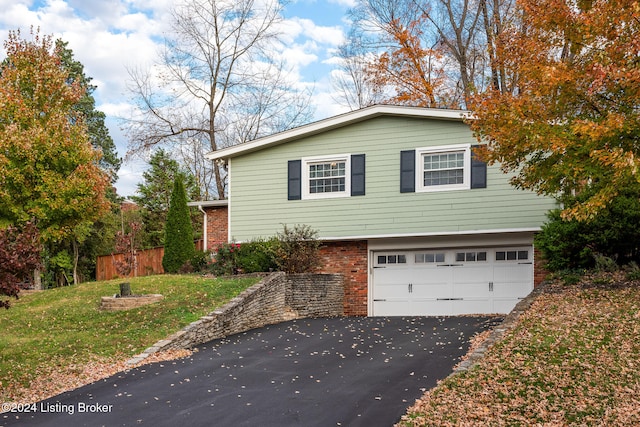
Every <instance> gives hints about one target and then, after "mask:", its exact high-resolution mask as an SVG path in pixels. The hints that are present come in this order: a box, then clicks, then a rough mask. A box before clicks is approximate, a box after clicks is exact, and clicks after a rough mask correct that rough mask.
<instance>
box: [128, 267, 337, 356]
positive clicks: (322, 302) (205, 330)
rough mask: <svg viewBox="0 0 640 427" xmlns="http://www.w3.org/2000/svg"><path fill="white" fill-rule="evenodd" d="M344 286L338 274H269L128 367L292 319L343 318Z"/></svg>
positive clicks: (150, 348) (158, 344)
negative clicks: (164, 353) (155, 355)
mask: <svg viewBox="0 0 640 427" xmlns="http://www.w3.org/2000/svg"><path fill="white" fill-rule="evenodd" d="M343 284H344V278H343V276H342V275H338V274H300V275H290V276H287V275H286V274H284V273H281V272H278V273H273V274H270V275H269V276H267V277H266V278H265V279H263V280H262V281H260V282H259V283H257V284H255V285H253V286H251V287H250V288H248V289H246V290H245V291H244V292H242V293H241V294H240V295H238V296H237V297H235V298H234V299H232V300H231V301H229V302H228V303H227V304H225V305H224V306H222V307H220V308H219V309H217V310H215V311H213V312H211V313H209V314H208V315H206V316H204V317H202V318H200V319H199V320H197V321H195V322H193V323H191V324H190V325H188V326H187V327H185V328H184V329H182V330H181V331H179V332H177V333H175V334H173V335H171V336H170V337H168V338H167V339H164V340H162V341H158V342H157V343H155V344H154V345H153V346H152V347H149V348H148V349H146V350H145V351H144V352H143V353H141V354H139V355H137V356H135V357H134V358H132V359H131V360H129V362H128V363H129V364H130V365H135V364H138V363H140V362H141V361H143V360H144V359H145V358H147V357H148V356H149V355H151V354H153V353H155V352H157V351H162V350H169V349H181V348H191V347H194V346H196V345H198V344H202V343H205V342H207V341H211V340H214V339H218V338H223V337H226V336H229V335H234V334H238V333H241V332H244V331H248V330H250V329H255V328H259V327H262V326H265V325H269V324H274V323H279V322H282V321H284V320H290V319H292V318H305V317H330V316H341V315H343V314H344V312H343V301H342V300H343V297H344V292H343Z"/></svg>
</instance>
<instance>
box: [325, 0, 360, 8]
mask: <svg viewBox="0 0 640 427" xmlns="http://www.w3.org/2000/svg"><path fill="white" fill-rule="evenodd" d="M328 1H329V3H332V4H337V5H338V6H342V7H346V8H353V7H356V5H357V4H358V2H357V1H356V0H328Z"/></svg>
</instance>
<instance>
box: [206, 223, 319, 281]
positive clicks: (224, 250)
mask: <svg viewBox="0 0 640 427" xmlns="http://www.w3.org/2000/svg"><path fill="white" fill-rule="evenodd" d="M317 235H318V232H317V231H315V230H313V229H311V227H309V226H308V225H294V226H293V227H288V226H287V225H284V226H283V230H282V231H281V232H279V233H277V235H276V236H274V237H271V238H269V239H266V240H265V239H257V240H252V241H250V242H246V243H242V244H240V243H235V242H232V243H224V244H222V245H220V246H218V248H217V249H216V256H215V263H214V264H213V266H212V269H213V271H214V273H216V274H236V273H256V272H267V271H273V270H280V271H284V272H285V273H305V272H309V271H312V270H313V269H314V268H315V267H316V266H317V265H318V251H319V249H320V242H319V241H318V239H317Z"/></svg>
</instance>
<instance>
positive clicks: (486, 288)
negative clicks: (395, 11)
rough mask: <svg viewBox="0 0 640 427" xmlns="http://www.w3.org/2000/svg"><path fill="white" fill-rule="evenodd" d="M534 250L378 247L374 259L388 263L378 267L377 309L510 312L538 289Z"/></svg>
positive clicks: (381, 311)
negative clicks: (534, 288) (535, 284)
mask: <svg viewBox="0 0 640 427" xmlns="http://www.w3.org/2000/svg"><path fill="white" fill-rule="evenodd" d="M532 253H533V251H532V248H531V247H504V248H502V247H501V248H469V249H467V248H460V249H448V250H447V249H437V250H432V249H430V250H416V251H408V250H402V251H395V252H394V251H386V252H376V253H374V257H373V259H374V265H375V266H382V264H383V263H385V265H384V267H385V268H374V269H373V270H372V271H373V286H372V288H373V289H372V295H371V297H372V298H373V300H374V301H373V303H372V310H373V314H374V315H382V316H385V315H386V316H393V315H398V316H402V315H427V316H441V315H459V314H490V313H508V312H509V311H511V310H512V309H513V307H514V306H515V305H516V304H517V303H518V301H519V300H520V299H521V298H523V297H525V296H526V295H528V294H529V293H530V292H531V290H532V289H533V264H532V263H531V262H530V260H531V256H532ZM400 259H402V262H400ZM380 260H382V261H380ZM395 262H397V263H395ZM379 300H386V301H379Z"/></svg>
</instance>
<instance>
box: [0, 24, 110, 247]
mask: <svg viewBox="0 0 640 427" xmlns="http://www.w3.org/2000/svg"><path fill="white" fill-rule="evenodd" d="M4 46H5V49H6V53H7V57H6V59H5V61H4V62H3V64H2V68H1V70H0V72H1V74H0V223H4V224H23V223H25V222H26V221H28V220H30V219H31V218H34V219H35V222H36V225H37V227H38V229H39V230H40V232H41V236H42V239H43V241H44V242H45V243H50V242H61V241H64V240H65V239H75V240H74V241H77V239H78V238H81V237H82V236H84V235H86V233H87V228H88V226H89V225H90V224H91V223H92V222H93V221H95V220H96V219H97V218H99V217H100V216H101V215H102V214H103V213H104V212H105V211H107V210H108V208H109V203H108V201H107V199H106V198H105V193H106V189H107V187H108V185H109V177H108V175H107V174H106V173H105V172H103V171H102V170H101V169H100V167H99V165H98V163H99V161H100V152H99V151H97V150H95V149H94V148H93V147H92V146H91V143H90V140H89V136H88V132H87V126H86V123H85V118H84V116H83V115H82V114H81V113H79V112H78V111H77V110H76V108H75V107H76V105H77V103H78V102H79V100H81V99H82V98H83V96H85V94H86V88H85V87H83V85H82V84H80V82H78V81H74V80H73V79H70V78H69V73H68V71H67V70H66V69H65V67H64V66H63V64H62V59H61V50H60V49H61V48H60V46H55V45H54V42H53V40H52V38H51V37H48V36H44V37H42V36H40V35H39V34H37V33H36V34H32V40H31V41H28V40H23V39H22V38H21V36H20V33H19V32H10V33H9V37H8V40H7V41H6V42H5V44H4Z"/></svg>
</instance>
